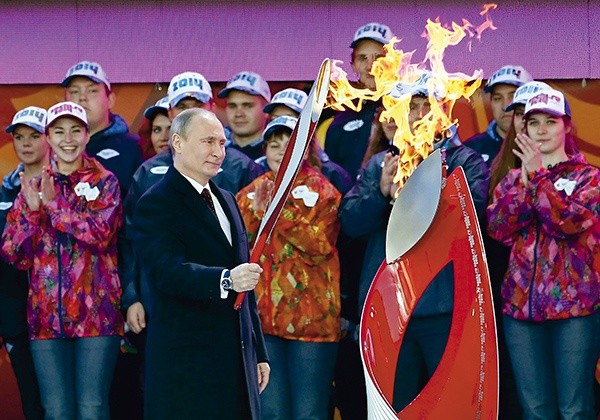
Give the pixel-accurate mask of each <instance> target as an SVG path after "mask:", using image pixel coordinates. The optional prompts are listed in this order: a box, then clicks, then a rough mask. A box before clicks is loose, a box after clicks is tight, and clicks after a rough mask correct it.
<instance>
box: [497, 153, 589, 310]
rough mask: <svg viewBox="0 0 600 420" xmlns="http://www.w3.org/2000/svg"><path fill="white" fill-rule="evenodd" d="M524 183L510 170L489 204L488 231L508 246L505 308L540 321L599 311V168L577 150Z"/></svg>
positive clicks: (504, 284) (518, 170)
mask: <svg viewBox="0 0 600 420" xmlns="http://www.w3.org/2000/svg"><path fill="white" fill-rule="evenodd" d="M529 183H530V184H531V185H530V186H529V187H526V186H525V185H524V184H523V182H522V181H521V170H520V169H513V170H511V171H510V172H509V173H508V175H507V176H506V177H505V178H504V179H503V180H502V181H501V182H500V184H498V186H497V187H496V189H495V190H494V197H493V198H494V201H493V203H492V204H491V205H490V206H489V207H488V208H487V216H488V232H489V234H490V236H491V237H493V238H494V239H496V240H498V241H500V242H502V243H504V244H505V245H508V246H511V247H512V249H511V255H510V261H509V266H508V270H507V272H506V275H505V276H504V282H503V285H502V301H503V308H502V311H503V313H504V314H505V315H509V316H511V317H513V318H515V319H519V320H529V321H537V322H541V321H544V320H549V319H565V318H572V317H581V316H586V315H589V314H592V313H594V312H596V311H598V310H600V171H599V170H598V169H597V168H595V167H593V166H591V165H589V164H588V163H587V162H586V160H585V158H584V157H583V155H581V154H578V155H575V156H573V157H572V158H571V159H570V160H568V161H566V162H562V163H560V164H558V165H556V166H554V167H552V168H550V169H541V170H538V171H536V172H535V173H534V174H533V176H530V180H529Z"/></svg>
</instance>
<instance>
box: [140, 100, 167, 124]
mask: <svg viewBox="0 0 600 420" xmlns="http://www.w3.org/2000/svg"><path fill="white" fill-rule="evenodd" d="M168 111H169V97H168V96H165V97H162V98H160V99H159V100H158V101H156V103H155V104H154V105H152V106H149V107H148V108H146V110H145V111H144V117H146V118H147V119H149V120H150V121H152V120H153V119H154V117H156V115H157V114H164V115H168Z"/></svg>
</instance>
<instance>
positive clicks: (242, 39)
mask: <svg viewBox="0 0 600 420" xmlns="http://www.w3.org/2000/svg"><path fill="white" fill-rule="evenodd" d="M121 3H124V2H121ZM374 4H375V6H374ZM482 5H483V1H482V2H481V3H479V2H474V1H461V0H458V1H453V2H448V1H429V2H425V1H403V2H399V1H390V0H380V1H378V2H376V3H374V2H373V1H352V2H350V1H338V0H327V1H326V0H323V1H299V0H296V1H294V2H292V1H239V0H238V1H235V0H229V1H199V2H189V1H129V2H127V3H126V4H120V3H117V2H101V1H94V0H79V1H74V0H71V1H68V0H67V1H65V0H63V1H55V2H48V3H46V2H41V1H30V0H22V1H18V2H17V1H14V0H13V1H10V2H2V4H1V5H0V16H1V20H2V25H0V40H1V41H0V45H1V48H0V63H2V65H1V66H0V84H21V83H56V82H58V81H60V80H61V79H62V78H63V76H64V73H65V71H66V69H67V68H68V67H69V66H70V65H72V64H74V63H76V62H77V61H79V60H84V59H87V60H94V61H98V62H100V64H102V66H103V67H104V68H105V70H106V72H107V73H108V75H109V77H110V79H111V81H112V82H113V83H115V82H116V83H125V82H168V81H169V80H170V78H171V77H172V76H173V75H174V74H176V73H179V72H181V71H186V70H195V71H199V72H201V73H203V74H204V75H205V76H206V78H207V79H208V80H210V81H223V80H226V79H227V78H229V77H230V76H231V75H232V74H234V73H236V72H237V71H240V70H243V69H248V70H254V71H257V72H259V73H261V74H262V75H263V76H264V77H265V78H266V79H267V80H270V81H286V80H312V79H313V78H314V77H315V74H316V71H317V69H318V66H319V64H320V62H321V61H322V59H323V58H324V57H332V58H337V59H342V60H344V61H348V59H349V53H350V49H349V48H348V44H349V43H350V41H351V39H352V36H353V34H354V31H355V30H356V28H357V27H359V26H360V25H362V24H364V23H367V22H371V21H379V22H382V23H385V24H387V25H389V26H390V27H391V28H392V31H393V32H394V33H395V34H396V35H398V36H399V37H401V38H403V40H402V42H401V43H400V44H398V46H397V47H398V48H401V49H403V50H405V51H410V50H413V49H416V50H417V52H416V53H415V56H414V57H415V59H416V60H420V59H422V58H423V54H424V49H425V40H424V39H422V38H421V37H420V35H421V33H422V32H423V29H424V26H425V22H426V19H427V18H435V17H437V16H439V17H440V19H441V21H442V22H447V23H449V22H450V21H452V20H455V21H459V22H460V20H461V18H463V17H465V18H467V19H469V20H470V21H471V22H473V23H474V24H478V23H480V22H481V18H480V16H479V14H478V13H479V11H480V10H481V7H482ZM491 16H492V19H493V21H494V23H495V25H496V26H497V27H498V29H497V30H496V31H486V32H485V33H484V34H483V39H482V40H481V41H477V40H475V41H473V42H472V50H471V51H470V52H469V51H468V47H467V43H466V42H463V43H461V44H459V45H458V46H457V47H453V48H451V49H450V50H448V53H447V59H446V60H445V63H446V67H447V69H448V71H464V72H467V73H471V72H472V71H473V70H475V69H478V68H482V69H483V70H484V75H485V76H486V77H487V76H489V74H490V72H492V71H494V70H495V69H497V68H498V67H500V66H502V65H504V64H509V63H514V64H522V65H523V66H525V67H526V68H527V69H528V70H530V72H531V73H532V74H533V76H534V77H535V78H539V79H560V78H564V79H575V78H600V54H599V51H600V25H598V24H597V23H598V22H599V21H600V1H598V0H588V1H582V0H569V1H564V0H562V1H550V0H546V1H526V0H520V1H519V0H508V1H504V2H501V3H500V4H499V8H498V9H497V10H495V11H492V13H491ZM347 69H348V68H347Z"/></svg>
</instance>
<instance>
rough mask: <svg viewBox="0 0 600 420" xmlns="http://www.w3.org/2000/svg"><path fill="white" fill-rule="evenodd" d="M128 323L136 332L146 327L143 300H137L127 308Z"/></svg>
mask: <svg viewBox="0 0 600 420" xmlns="http://www.w3.org/2000/svg"><path fill="white" fill-rule="evenodd" d="M127 325H129V328H131V331H133V332H134V333H136V334H139V333H140V332H142V330H143V329H144V328H146V311H144V305H142V302H135V303H134V304H133V305H131V306H130V307H129V308H127Z"/></svg>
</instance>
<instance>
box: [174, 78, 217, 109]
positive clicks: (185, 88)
mask: <svg viewBox="0 0 600 420" xmlns="http://www.w3.org/2000/svg"><path fill="white" fill-rule="evenodd" d="M167 96H168V98H169V107H170V108H173V107H175V106H176V105H177V104H178V103H179V102H181V100H182V99H185V98H195V99H197V100H199V101H200V102H202V103H203V104H207V103H209V102H210V101H211V100H212V98H213V95H212V88H211V87H210V84H209V83H208V81H207V80H206V78H205V77H204V76H203V75H201V74H200V73H195V72H193V71H186V72H184V73H180V74H178V75H176V76H175V77H173V78H172V79H171V83H169V88H168V89H167Z"/></svg>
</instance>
